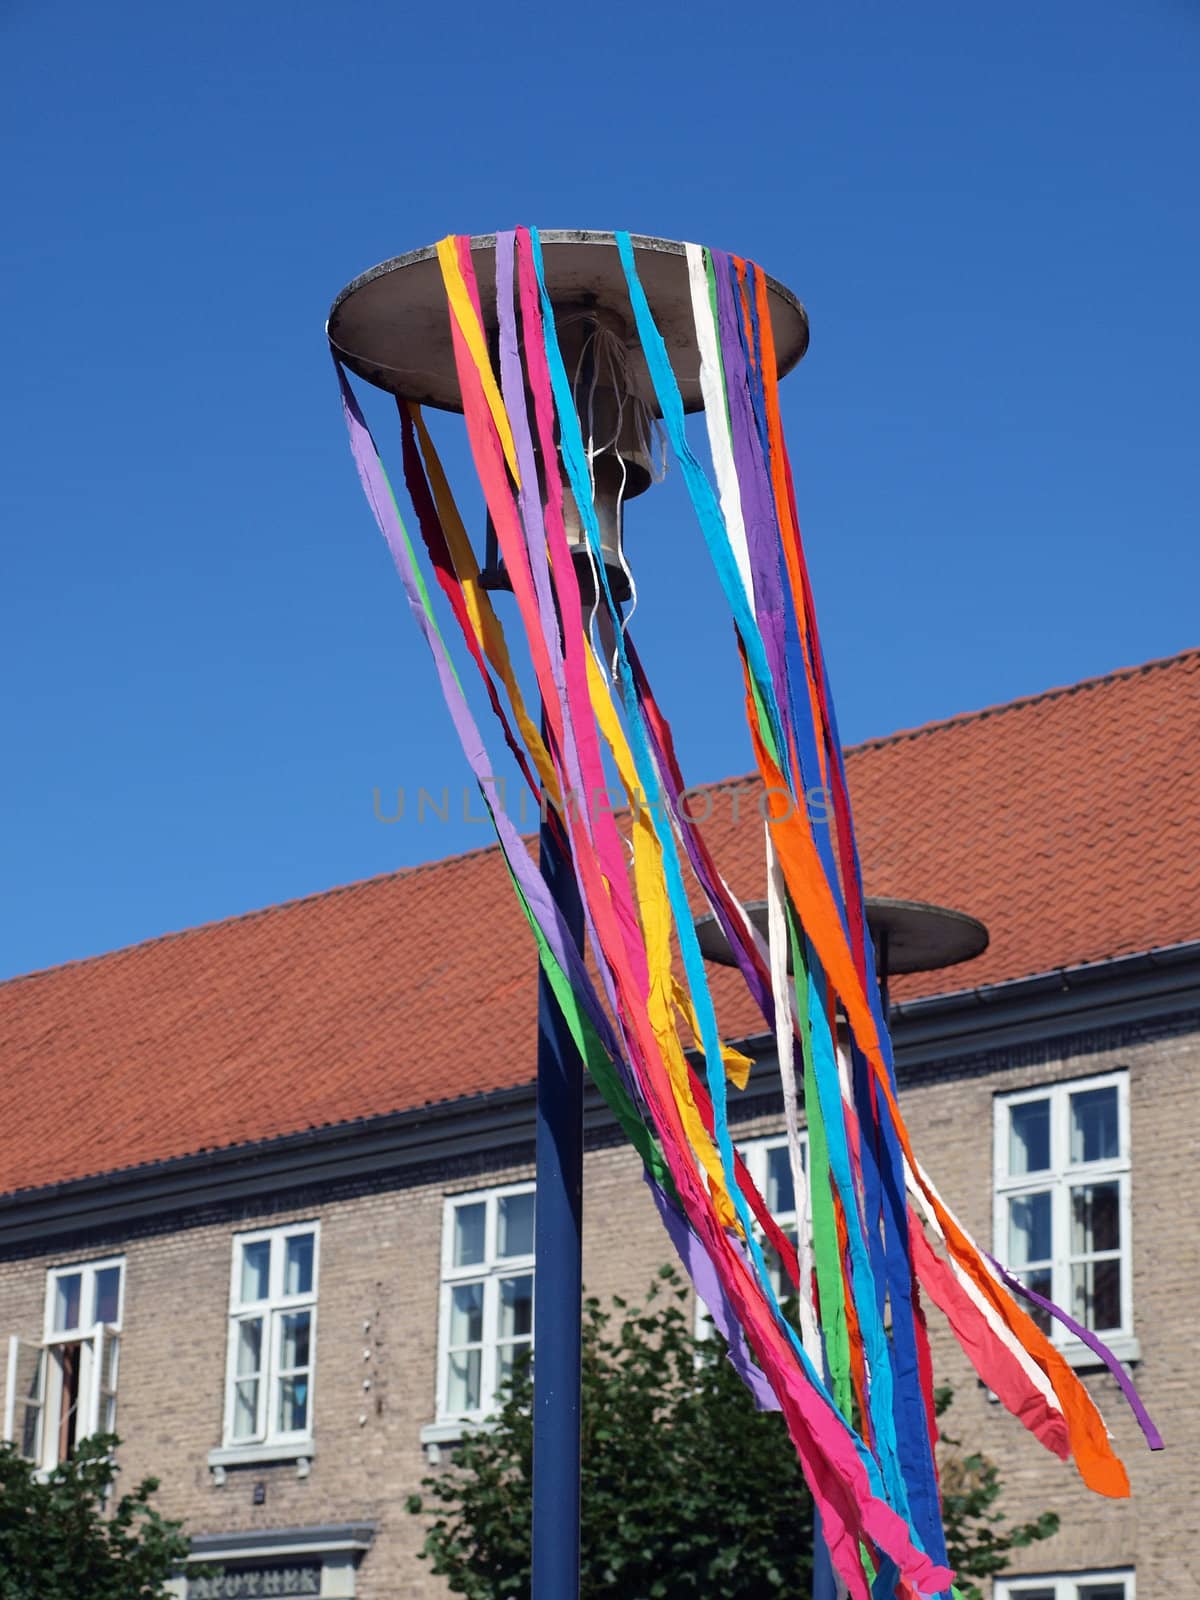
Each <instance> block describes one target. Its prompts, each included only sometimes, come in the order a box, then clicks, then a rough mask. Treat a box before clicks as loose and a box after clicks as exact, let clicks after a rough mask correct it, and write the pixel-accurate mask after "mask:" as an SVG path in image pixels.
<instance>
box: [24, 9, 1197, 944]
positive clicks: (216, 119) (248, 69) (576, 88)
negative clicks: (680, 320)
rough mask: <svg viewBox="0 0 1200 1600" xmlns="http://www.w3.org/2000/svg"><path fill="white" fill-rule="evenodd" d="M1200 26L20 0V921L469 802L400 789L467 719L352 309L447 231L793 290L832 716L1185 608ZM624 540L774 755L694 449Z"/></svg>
mask: <svg viewBox="0 0 1200 1600" xmlns="http://www.w3.org/2000/svg"><path fill="white" fill-rule="evenodd" d="M1198 69H1200V8H1198V7H1197V5H1196V4H1195V3H1194V0H1187V3H1185V0H1141V3H1137V4H1126V5H1117V4H1113V3H1110V0H1093V3H1090V4H1083V3H1064V0H1047V3H1046V4H1044V5H1042V6H1039V7H1015V6H1008V7H1002V6H999V5H995V4H992V5H986V6H984V5H974V6H967V5H963V4H961V0H956V3H950V0H936V3H932V0H912V3H911V4H909V5H906V6H897V5H893V4H884V3H883V0H873V3H848V4H844V5H836V6H835V5H833V4H828V5H823V6H819V7H818V6H812V5H806V4H800V3H796V0H790V3H775V0H768V3H766V4H762V5H759V6H757V7H755V8H753V9H751V8H736V7H734V8H731V7H727V6H717V5H714V4H711V3H710V0H689V3H688V4H687V5H684V4H680V3H675V4H671V5H666V4H657V3H654V0H641V3H638V4H632V3H629V0H620V3H618V4H615V5H610V6H608V7H607V8H601V7H596V6H593V7H588V8H586V9H585V8H582V7H568V6H561V5H551V4H548V3H547V0H523V3H522V4H521V5H520V6H514V7H502V6H486V7H485V6H479V5H472V4H470V3H468V4H465V5H462V6H457V7H451V6H413V5H407V4H393V5H387V6H385V5H381V4H374V5H372V4H367V3H365V0H340V3H339V4H337V5H336V6H335V5H315V4H305V3H303V0H289V3H286V4H285V3H283V0H255V3H254V4H251V5H247V4H245V3H244V0H242V3H239V4H236V5H235V4H233V3H231V0H210V3H209V4H207V5H205V6H202V7H199V6H198V7H182V6H174V5H162V4H161V3H157V4H148V3H143V0H125V3H123V4H120V5H117V6H107V7H95V6H85V5H82V4H79V3H75V0H64V3H61V4H58V5H55V6H48V5H34V4H32V3H31V0H0V136H2V140H3V149H4V150H5V152H6V158H5V163H4V176H3V180H2V181H3V184H4V215H5V222H6V226H5V228H4V230H3V244H2V246H0V251H2V254H0V287H2V289H3V305H4V308H5V317H6V325H7V338H6V345H7V349H6V358H7V359H6V363H5V365H6V381H5V383H4V385H3V388H2V390H0V437H2V438H3V441H4V446H5V448H4V451H3V461H4V466H3V473H2V475H0V497H2V498H0V518H2V522H3V528H4V540H3V546H2V548H3V552H4V569H5V570H4V574H3V584H2V589H3V605H4V608H5V614H4V620H3V630H2V643H0V649H2V650H3V652H4V658H5V659H4V681H5V689H6V693H5V695H4V705H3V751H4V757H5V772H4V783H3V789H2V791H0V792H2V796H3V801H2V803H3V832H2V835H0V872H2V883H3V894H4V906H5V915H4V917H3V931H2V948H0V973H3V974H11V973H16V972H22V971H27V970H30V969H33V968H36V967H40V966H45V965H48V964H51V963H55V962H58V961H63V960H68V959H72V958H75V957H78V956H84V955H88V954H92V953H95V952H98V951H102V950H106V949H111V948H113V947H115V946H118V945H121V944H126V943H130V942H133V941H135V940H138V939H142V938H147V937H151V936H153V935H156V934H159V933H162V932H165V931H167V930H169V929H174V928H180V927H185V926H187V925H189V924H192V923H195V922H199V921H203V920H208V919H211V918H215V917H219V916H224V915H228V914H231V913H235V912H239V911H243V910H247V909H250V908H252V907H256V906H261V905H265V904H268V903H270V902H272V901H275V900H278V899H283V898H285V897H290V896H293V895H298V894H303V893H307V892H310V891H312V890H316V889H321V888H324V887H328V886H330V885H333V884H335V883H340V882H345V881H348V880H350V879H353V878H357V877H362V876H365V875H367V874H371V873H375V872H382V871H386V870H388V869H390V868H392V867H395V866H399V865H404V864H407V863H410V862H413V861H418V860H422V859H425V858H428V857H430V856H436V855H441V854H445V853H448V852H449V851H451V850H454V849H459V848H467V847H470V846H472V845H476V844H481V843H484V842H485V838H484V833H483V830H482V828H480V827H479V826H477V825H472V824H465V823H463V822H461V820H460V821H457V822H452V823H450V824H447V825H444V826H443V825H431V824H429V823H428V822H427V823H426V825H425V826H423V827H418V826H417V825H416V824H415V822H413V821H408V822H401V823H397V824H393V825H384V824H381V823H379V822H378V821H376V820H375V817H374V815H373V799H372V796H373V790H374V788H376V787H379V788H381V790H383V792H384V794H385V795H386V794H387V793H389V792H391V791H394V790H395V789H396V787H397V786H399V785H403V786H405V787H406V788H407V789H408V790H409V792H410V793H412V792H414V791H415V786H416V785H417V784H419V783H423V784H426V785H427V786H429V787H434V786H436V787H440V786H441V785H442V784H448V785H450V786H451V788H452V791H453V792H455V793H456V794H460V793H461V788H462V784H463V782H464V780H465V777H466V768H465V764H464V763H463V761H462V759H461V756H460V755H459V754H458V751H457V747H456V746H455V745H454V743H453V739H452V735H451V734H450V731H449V729H448V725H447V721H446V718H445V715H444V712H443V709H442V704H441V701H440V698H439V697H438V694H437V690H436V686H435V683H434V680H433V676H432V671H431V668H430V665H429V663H428V660H427V658H426V656H425V654H424V646H423V645H422V644H421V643H420V641H419V639H418V637H417V634H416V631H415V629H414V628H413V626H412V624H411V621H410V619H409V617H408V614H407V611H406V608H405V604H404V599H403V594H402V591H401V589H400V586H399V583H398V580H397V579H396V578H395V577H394V575H393V574H392V572H391V569H390V567H389V564H388V561H387V557H386V554H385V551H384V549H383V546H382V543H381V541H380V540H379V538H378V536H377V534H376V533H375V531H374V528H373V524H372V523H371V521H370V518H369V514H368V512H367V510H366V508H365V505H364V504H363V502H362V499H361V495H360V493H359V490H358V487H357V483H356V480H355V477H354V473H353V469H352V466H351V464H350V461H349V457H348V453H347V449H346V443H345V436H344V433H343V431H342V426H341V422H340V418H339V415H338V408H337V402H336V393H335V388H334V383H333V377H332V372H331V369H330V365H329V360H328V356H327V354H326V352H325V348H324V342H323V332H322V328H323V321H324V316H325V312H326V309H327V307H328V304H329V302H330V300H331V299H332V297H333V295H334V293H335V292H336V291H337V289H338V288H340V286H341V285H342V284H343V283H344V282H346V281H347V280H348V279H350V278H351V277H353V276H355V275H356V274H357V273H358V272H360V271H361V270H363V269H364V268H365V267H367V266H369V265H371V264H372V263H373V262H375V261H378V260H381V259H383V258H385V257H387V256H391V255H394V254H397V253H399V252H401V251H403V250H405V249H408V248H412V247H414V246H416V245H420V244H423V243H427V242H430V241H432V240H434V239H436V238H438V237H439V236H441V235H442V234H444V233H446V232H449V231H462V232H472V231H475V232H478V231H484V230H487V229H491V228H495V227H497V226H500V227H504V226H511V225H513V224H514V223H516V222H533V223H537V224H540V225H541V226H544V227H556V226H558V227H561V226H582V227H598V228H611V227H622V226H623V227H628V228H631V229H633V230H635V231H642V232H649V233H658V234H665V235H669V236H674V237H679V238H692V239H698V240H700V241H702V242H705V243H709V244H714V245H720V246H722V247H724V248H727V249H732V250H735V251H737V252H739V253H741V254H744V255H748V256H751V257H753V258H755V259H756V260H758V261H760V262H761V263H762V264H763V265H764V266H765V267H766V268H767V269H768V270H769V271H771V272H773V273H774V274H776V275H777V276H779V277H781V278H783V279H784V280H785V281H786V282H788V283H789V284H791V285H792V286H793V287H794V288H795V289H796V291H797V292H798V293H799V294H800V295H801V297H802V298H803V299H804V301H805V302H806V304H807V306H808V309H809V313H810V317H811V321H812V329H813V338H812V348H811V352H810V354H809V356H808V358H807V359H806V360H805V362H804V363H803V366H802V367H801V369H800V371H799V372H798V373H797V374H796V375H795V376H794V377H792V378H791V379H789V380H788V382H787V384H786V385H785V389H784V395H785V401H786V406H785V423H786V426H787V428H788V432H789V439H790V442H791V446H792V451H793V455H794V458H795V464H796V468H797V476H798V494H799V500H800V507H801V514H802V518H803V522H804V527H805V534H806V539H807V545H808V550H809V557H810V562H811V565H812V569H813V576H814V582H815V585H816V589H817V599H818V605H819V607H820V613H821V617H822V623H823V629H824V634H825V639H826V646H827V652H828V655H829V659H830V666H831V670H832V674H833V679H834V686H835V691H836V694H837V702H838V708H839V714H840V718H841V724H842V731H843V734H844V735H845V736H846V737H847V738H848V739H851V740H853V739H858V738H863V737H866V736H868V735H872V734H879V733H885V732H888V731H891V730H892V729H895V728H897V727H902V726H910V725H913V724H916V723H919V722H923V721H926V720H929V719H931V718H935V717H941V716H946V715H949V714H952V713H954V712H956V711H961V710H966V709H969V708H972V707H976V706H979V705H983V704H986V703H989V702H995V701H998V700H1003V699H1007V698H1010V697H1012V696H1016V695H1021V694H1026V693H1030V692H1036V691H1037V690H1039V689H1043V688H1046V687H1048V686H1050V685H1052V684H1058V683H1064V682H1070V681H1072V680H1074V679H1077V678H1080V677H1083V676H1085V675H1089V674H1093V673H1100V672H1104V671H1107V670H1110V669H1112V668H1114V667H1118V666H1123V665H1128V664H1131V663H1134V662H1137V661H1141V660H1144V659H1147V658H1149V657H1153V656H1158V655H1165V654H1169V653H1170V652H1172V651H1175V650H1178V649H1181V648H1184V647H1186V646H1189V645H1194V644H1196V643H1198V642H1200V626H1198V624H1197V621H1196V598H1195V597H1196V595H1197V593H1198V592H1200V571H1198V567H1200V559H1198V556H1197V537H1196V534H1197V528H1196V523H1197V505H1196V499H1197V437H1198V430H1197V422H1198V417H1197V410H1198V406H1197V380H1196V373H1197V371H1198V370H1200V349H1198V345H1200V338H1198V335H1197V317H1196V309H1195V283H1196V274H1197V261H1198V260H1200V211H1198V208H1197V206H1196V171H1197V158H1198V156H1200V149H1198V144H1200V140H1198V137H1197V112H1196V93H1195V86H1196V83H1197V81H1198V79H1197V74H1198ZM374 414H375V415H376V416H378V415H380V413H379V412H378V409H376V412H375V413H374ZM458 481H459V484H460V489H461V497H462V499H463V500H464V502H465V503H466V504H468V505H470V504H472V503H473V500H472V492H471V485H470V483H469V481H468V482H464V481H463V479H462V478H461V476H460V478H459V480H458ZM652 500H653V502H654V504H653V505H651V501H652ZM635 512H636V515H635ZM629 541H630V550H631V555H632V557H633V559H634V561H635V563H636V566H637V570H638V573H639V577H640V579H641V581H642V587H643V602H642V605H643V610H642V615H641V617H640V618H639V622H638V626H637V636H638V639H639V643H640V647H641V649H642V651H643V653H644V654H645V655H646V656H647V657H648V659H649V662H650V665H651V669H652V671H653V674H654V676H655V679H656V682H657V684H658V687H659V692H660V697H661V698H662V700H663V702H664V704H665V706H666V708H667V710H668V712H669V714H671V715H672V716H673V719H674V722H675V725H676V729H677V732H678V736H679V741H680V745H681V748H682V752H683V757H684V763H685V769H686V770H687V771H688V773H689V775H690V776H691V777H693V778H694V779H697V780H699V779H705V778H716V777H720V776H722V775H725V774H726V773H729V772H731V771H735V770H742V769H744V768H746V767H747V766H748V765H749V757H748V754H747V751H746V748H745V742H744V735H743V732H742V725H741V719H740V712H739V706H738V686H737V676H736V671H735V670H734V667H733V664H732V661H731V658H730V655H729V647H728V634H727V630H726V629H724V628H722V627H721V611H720V607H719V605H718V604H717V601H716V597H715V586H714V584H713V582H712V579H711V576H710V575H709V573H708V572H707V571H706V570H705V567H704V558H703V556H702V554H701V547H700V544H699V541H698V539H697V537H696V534H695V531H694V529H693V528H692V526H691V524H690V522H689V520H688V518H687V516H686V515H685V513H684V509H683V505H682V500H681V497H680V495H679V494H678V485H677V484H675V485H671V484H668V485H666V486H664V487H663V489H661V490H656V491H655V492H654V494H653V495H652V496H650V497H647V499H645V500H643V501H642V502H640V503H639V504H638V505H637V506H636V507H635V508H634V509H633V510H631V512H630V517H629ZM710 636H711V638H712V639H713V640H718V641H719V647H713V648H708V647H707V646H706V641H707V640H708V638H709V637H710Z"/></svg>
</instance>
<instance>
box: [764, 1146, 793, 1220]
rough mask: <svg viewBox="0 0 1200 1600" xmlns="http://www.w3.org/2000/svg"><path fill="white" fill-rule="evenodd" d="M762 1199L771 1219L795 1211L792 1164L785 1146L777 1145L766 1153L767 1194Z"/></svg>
mask: <svg viewBox="0 0 1200 1600" xmlns="http://www.w3.org/2000/svg"><path fill="white" fill-rule="evenodd" d="M763 1198H764V1199H765V1200H766V1202H767V1209H768V1210H769V1211H770V1213H771V1215H772V1216H773V1217H779V1216H782V1215H785V1214H790V1213H792V1212H794V1211H795V1209H796V1190H795V1186H794V1185H793V1183H792V1164H791V1161H790V1160H789V1159H788V1152H787V1146H786V1145H777V1146H776V1147H775V1149H774V1150H768V1151H767V1192H766V1194H765V1195H764V1196H763Z"/></svg>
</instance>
